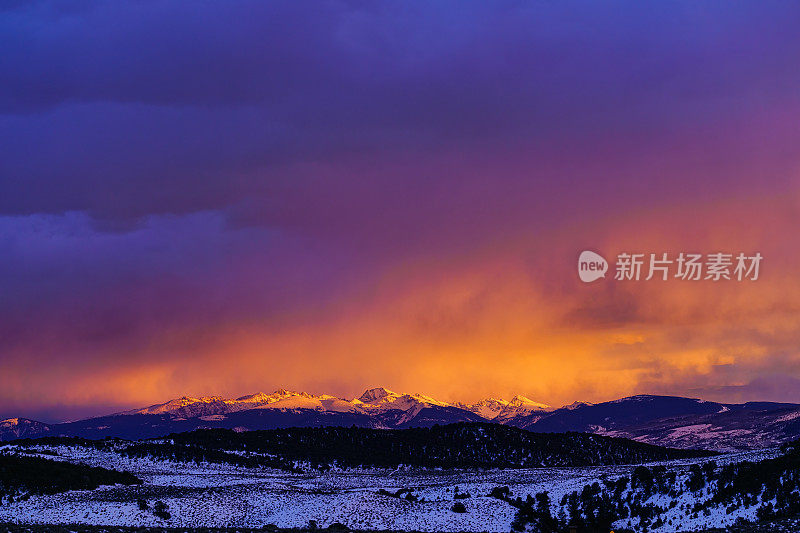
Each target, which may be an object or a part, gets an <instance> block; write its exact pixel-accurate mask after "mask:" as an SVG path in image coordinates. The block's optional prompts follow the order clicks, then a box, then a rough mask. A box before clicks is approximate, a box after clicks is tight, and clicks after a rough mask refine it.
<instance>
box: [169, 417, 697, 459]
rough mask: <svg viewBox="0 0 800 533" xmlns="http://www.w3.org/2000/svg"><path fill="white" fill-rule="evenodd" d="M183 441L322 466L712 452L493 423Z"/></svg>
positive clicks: (199, 436) (192, 436)
mask: <svg viewBox="0 0 800 533" xmlns="http://www.w3.org/2000/svg"><path fill="white" fill-rule="evenodd" d="M169 440H170V442H172V443H174V444H175V445H183V446H196V447H200V448H204V449H217V450H236V451H243V452H255V453H260V454H268V455H270V456H275V457H280V458H281V459H284V460H289V461H304V462H308V463H310V464H312V465H314V466H326V465H333V464H337V465H339V466H344V467H354V466H377V467H394V466H397V465H400V464H403V465H411V466H418V467H444V468H472V467H480V468H521V467H539V466H589V465H613V464H632V463H642V462H648V461H660V460H667V459H678V458H686V457H701V456H705V455H709V453H708V452H702V451H697V450H675V449H669V448H662V447H658V446H651V445H648V444H642V443H639V442H635V441H630V440H626V439H617V438H610V437H603V436H599V435H591V434H585V433H561V434H540V433H531V432H528V431H525V430H522V429H518V428H514V427H508V426H501V425H497V424H486V423H461V424H451V425H446V426H434V427H431V428H413V429H404V430H380V429H366V428H356V427H352V428H335V427H329V428H294V429H280V430H269V431H251V432H244V433H236V432H234V431H230V430H200V431H193V432H190V433H181V434H175V435H171V436H170V437H169Z"/></svg>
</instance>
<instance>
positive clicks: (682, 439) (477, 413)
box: [0, 387, 800, 451]
mask: <svg viewBox="0 0 800 533" xmlns="http://www.w3.org/2000/svg"><path fill="white" fill-rule="evenodd" d="M458 422H493V423H498V424H503V425H508V426H514V427H518V428H522V429H526V430H528V431H532V432H538V433H565V432H582V433H595V434H600V435H607V436H613V437H622V438H627V439H633V440H637V441H639V442H644V443H649V444H657V445H661V446H666V447H675V448H704V449H710V450H716V451H737V450H752V449H760V448H766V447H770V446H775V445H778V444H782V443H786V442H789V441H792V440H795V439H798V438H800V405H798V404H790V403H776V402H748V403H744V404H721V403H716V402H712V401H704V400H699V399H694V398H682V397H677V396H652V395H638V396H632V397H628V398H622V399H619V400H612V401H608V402H602V403H597V404H589V403H581V402H575V403H573V404H570V405H567V406H564V407H560V408H558V409H553V408H550V407H548V406H547V405H545V404H542V403H539V402H536V401H533V400H531V399H529V398H526V397H524V396H521V395H518V396H515V397H513V398H512V399H511V400H504V399H498V398H487V399H484V400H480V401H478V402H475V403H470V404H466V403H460V402H455V403H451V402H446V401H441V400H438V399H436V398H433V397H431V396H427V395H424V394H419V393H413V394H407V393H399V392H395V391H392V390H389V389H386V388H383V387H376V388H371V389H368V390H366V391H365V392H364V393H363V394H362V395H361V396H359V397H358V398H353V399H349V400H348V399H345V398H339V397H337V396H333V395H330V394H310V393H307V392H297V391H289V390H286V389H278V390H276V391H275V392H273V393H264V392H258V393H255V394H250V395H246V396H240V397H238V398H224V397H221V396H201V397H188V396H185V397H181V398H176V399H172V400H169V401H167V402H164V403H161V404H155V405H151V406H149V407H145V408H141V409H135V410H131V411H125V412H121V413H115V414H112V415H107V416H99V417H94V418H89V419H84V420H79V421H75V422H64V423H58V424H45V423H42V422H37V421H35V420H28V419H23V418H9V419H7V420H3V421H0V441H7V440H13V439H19V438H35V437H42V436H48V435H53V436H58V435H64V436H80V437H86V438H99V439H102V438H105V437H108V436H113V437H121V438H125V439H134V440H136V439H143V438H153V437H159V436H164V435H168V434H170V433H180V432H184V431H193V430H195V429H204V428H227V429H235V430H237V431H246V430H262V429H277V428H290V427H328V426H338V427H351V426H357V427H363V428H379V429H403V428H410V427H433V426H436V425H439V426H442V425H447V424H453V423H458Z"/></svg>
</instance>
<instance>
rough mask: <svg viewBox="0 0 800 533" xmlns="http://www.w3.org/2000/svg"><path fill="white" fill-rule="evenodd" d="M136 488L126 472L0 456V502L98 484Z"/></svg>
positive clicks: (86, 487) (136, 483)
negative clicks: (28, 495)
mask: <svg viewBox="0 0 800 533" xmlns="http://www.w3.org/2000/svg"><path fill="white" fill-rule="evenodd" d="M117 483H119V484H123V485H138V484H141V483H142V480H140V479H139V478H137V477H136V476H134V475H133V474H130V473H129V472H118V471H117V470H108V469H106V468H99V467H90V466H86V465H82V464H71V463H67V462H64V461H53V460H50V459H42V458H39V457H24V456H19V455H11V454H0V500H2V499H3V498H5V497H8V498H13V497H14V496H15V495H25V494H55V493H57V492H63V491H66V490H82V489H96V488H97V487H99V486H100V485H114V484H117Z"/></svg>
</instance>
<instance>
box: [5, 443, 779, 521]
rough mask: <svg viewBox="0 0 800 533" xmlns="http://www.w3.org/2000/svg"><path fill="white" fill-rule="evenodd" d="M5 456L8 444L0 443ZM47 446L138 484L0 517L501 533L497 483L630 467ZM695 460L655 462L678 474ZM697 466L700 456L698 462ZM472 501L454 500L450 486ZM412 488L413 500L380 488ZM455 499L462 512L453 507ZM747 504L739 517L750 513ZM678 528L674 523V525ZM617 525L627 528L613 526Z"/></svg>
mask: <svg viewBox="0 0 800 533" xmlns="http://www.w3.org/2000/svg"><path fill="white" fill-rule="evenodd" d="M0 449H2V451H5V452H9V451H12V450H14V449H15V447H14V446H10V445H6V446H4V447H0ZM19 451H21V452H23V451H24V453H35V452H36V451H39V452H41V451H49V452H55V453H57V454H58V455H56V456H53V455H49V454H48V455H42V457H46V458H50V459H60V460H68V461H70V462H82V463H85V464H89V465H92V466H102V467H105V468H116V469H118V470H128V471H130V472H132V473H134V474H135V475H137V476H138V477H140V478H141V479H143V480H144V481H145V483H144V485H142V486H132V487H123V486H114V487H101V488H99V489H97V490H94V491H71V492H67V493H63V494H58V495H53V496H31V497H29V498H28V499H27V500H24V501H17V502H14V503H11V504H8V503H6V504H4V505H2V506H0V522H4V521H7V522H22V523H45V524H54V523H83V524H100V525H120V526H123V525H126V526H164V525H171V526H179V527H199V526H210V527H225V526H233V527H262V526H264V525H267V524H274V525H276V526H279V527H301V526H306V525H308V523H309V521H310V520H314V521H316V522H317V524H318V525H319V526H320V527H326V526H328V525H330V524H332V523H335V522H340V523H342V524H345V525H346V526H348V527H350V528H357V529H394V530H417V531H453V532H455V531H509V530H510V526H511V521H512V520H513V518H514V515H515V512H516V509H514V508H513V507H512V506H511V505H509V504H508V503H506V502H504V501H501V500H498V499H495V498H492V497H489V496H488V494H489V492H490V491H491V490H492V489H493V488H495V487H498V486H508V487H509V488H510V489H511V492H512V495H513V496H514V497H516V496H521V497H523V498H525V497H526V496H527V495H528V494H530V495H534V494H536V493H537V492H541V491H545V490H546V491H549V492H550V495H551V499H552V502H553V504H554V505H555V504H557V503H558V502H559V501H560V500H561V497H562V496H563V495H564V494H567V493H569V492H571V491H573V490H580V489H581V488H582V487H583V486H584V485H586V484H588V483H591V482H593V481H595V480H599V479H602V478H604V477H605V478H612V479H613V478H615V477H619V476H622V475H628V474H629V473H630V471H631V470H632V469H633V468H634V467H633V466H618V467H594V468H537V469H524V470H502V471H501V470H489V471H443V470H439V471H431V470H428V471H420V470H408V469H398V470H346V471H329V472H325V473H319V472H308V473H305V474H290V473H286V472H283V471H279V470H252V469H244V468H236V467H231V466H226V465H218V464H202V465H193V464H176V463H171V462H166V461H155V460H150V459H133V458H127V457H123V456H121V455H119V454H117V453H114V452H101V451H97V450H93V449H89V448H81V447H67V446H53V447H39V448H36V449H27V450H19ZM775 454H776V452H775V451H774V450H765V451H759V452H745V453H738V454H729V455H724V456H720V457H715V458H714V460H715V461H716V462H717V464H723V463H726V462H739V461H742V460H751V461H753V460H759V459H763V458H767V457H771V456H774V455H775ZM693 462H698V461H693V460H680V461H671V462H666V463H658V464H663V465H666V466H667V467H668V468H669V469H670V470H676V471H678V472H679V475H685V473H686V471H687V469H688V467H689V465H691V464H692V463H693ZM700 462H702V461H700ZM456 487H458V490H459V492H460V493H469V494H470V495H471V497H469V498H467V499H462V500H455V499H454V495H455V490H456ZM379 489H384V490H387V491H390V492H394V491H396V490H398V489H413V491H412V493H413V495H414V496H416V498H417V499H418V500H419V501H413V502H412V501H407V500H406V499H404V498H397V497H392V496H386V495H380V494H378V490H379ZM138 499H144V500H147V501H148V502H149V504H150V506H151V508H152V504H153V503H154V502H155V501H158V500H160V501H163V502H165V503H166V504H167V505H168V506H169V512H170V514H171V518H170V519H169V520H168V521H165V520H162V519H160V518H157V517H156V516H155V515H154V514H153V512H152V511H151V510H144V511H142V510H140V509H139V506H138V504H137V500H138ZM455 501H461V502H462V503H464V505H465V506H466V508H467V512H466V513H456V512H453V511H452V510H451V508H452V506H453V504H454V503H455ZM670 512H671V513H673V514H674V516H672V515H671V516H670V518H672V519H673V521H672V524H673V525H672V526H665V527H664V528H662V529H660V531H677V530H679V529H680V530H688V529H695V528H701V527H703V526H723V525H727V524H728V523H732V521H733V520H735V519H736V518H737V517H738V514H733V515H731V514H725V513H724V512H722V513H720V514H719V515H718V514H715V513H712V514H711V515H709V516H705V515H703V516H701V517H699V518H698V519H694V520H690V521H687V520H688V519H687V520H685V519H682V518H681V516H679V513H680V507H677V508H675V509H673V510H672V511H670ZM748 512H749V511H748V510H746V509H745V510H742V511H740V512H739V514H743V515H744V516H748V515H747V513H748ZM676 524H681V527H680V528H678V527H676ZM619 525H625V524H619Z"/></svg>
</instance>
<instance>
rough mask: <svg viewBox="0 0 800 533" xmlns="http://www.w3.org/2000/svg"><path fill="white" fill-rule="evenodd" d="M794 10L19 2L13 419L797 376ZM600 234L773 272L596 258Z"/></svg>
mask: <svg viewBox="0 0 800 533" xmlns="http://www.w3.org/2000/svg"><path fill="white" fill-rule="evenodd" d="M756 7H757V8H756ZM798 24H800V9H798V8H797V7H796V6H793V5H790V4H786V3H770V2H768V3H759V4H758V6H756V5H755V4H753V5H752V6H751V7H748V6H747V5H730V4H726V5H724V6H723V5H719V6H711V5H707V4H705V5H698V4H696V3H690V2H687V3H672V4H663V5H662V4H659V5H653V4H642V3H640V2H621V3H618V4H615V5H613V6H611V5H608V4H598V3H596V2H558V3H528V2H492V3H488V4H487V3H483V2H452V3H450V2H437V3H435V4H432V3H430V2H410V3H409V2H406V3H402V4H377V5H376V4H368V3H362V2H356V1H353V2H346V1H339V2H318V3H315V4H314V6H313V8H312V7H310V6H308V5H305V4H302V3H297V2H255V1H253V2H248V1H243V2H202V3H196V4H193V5H192V6H191V8H187V6H186V4H185V3H179V2H167V1H163V2H147V3H142V2H134V1H130V2H126V1H118V2H111V3H108V2H93V1H89V0H86V1H78V0H76V1H73V2H47V1H34V2H13V3H6V5H5V6H4V7H3V8H0V50H3V53H2V54H0V138H2V139H3V142H2V143H0V254H2V255H1V257H2V260H0V417H1V416H5V415H23V416H32V417H36V416H37V415H41V416H45V417H49V418H53V417H55V418H58V417H61V416H81V415H84V414H89V413H93V412H102V411H103V410H104V409H106V408H110V407H112V406H117V407H127V406H131V405H139V404H144V403H148V402H153V401H157V400H161V399H164V398H165V397H168V396H175V395H182V394H212V393H224V394H231V395H238V394H244V393H248V392H254V391H255V390H256V389H267V390H269V389H274V388H276V387H279V386H285V387H291V388H306V389H311V390H313V391H316V392H321V391H323V390H324V391H326V392H333V393H337V394H341V395H348V396H352V395H355V394H357V393H359V392H360V389H362V388H364V387H365V386H367V385H375V384H380V385H387V386H393V387H396V388H398V389H414V390H420V391H425V392H427V393H430V394H434V395H436V394H438V395H442V396H444V397H450V398H458V399H470V398H467V396H469V397H473V396H477V395H482V394H497V395H502V394H513V393H525V394H527V395H530V396H536V397H537V398H538V399H541V400H542V401H545V402H548V403H553V404H558V403H565V402H569V401H572V400H575V399H581V400H602V399H608V398H611V397H615V396H619V395H623V394H629V393H638V392H660V393H675V394H690V395H702V396H706V397H711V398H713V399H721V400H725V399H782V400H795V401H800V387H798V386H797V381H796V380H797V379H800V369H798V368H797V362H800V353H798V349H797V346H798V342H797V341H798V340H800V339H798V338H797V335H796V334H795V332H796V331H798V326H800V314H798V312H799V311H800V309H798V307H799V305H798V304H797V302H800V282H798V281H797V280H796V278H795V272H797V271H798V262H800V253H799V252H797V251H796V250H795V249H794V248H795V246H794V243H795V242H796V241H797V238H796V235H795V233H796V222H797V220H798V219H800V155H799V154H798V151H797V146H800V129H798V127H797V124H798V123H800V98H798V94H797V87H799V86H800V70H798V69H797V65H798V64H800V41H798V39H797V37H796V28H797V27H798ZM587 248H588V249H595V250H598V251H600V252H602V253H604V254H605V255H606V256H607V257H608V258H610V259H613V257H614V255H615V254H616V253H618V252H621V251H643V252H662V251H667V252H671V253H677V252H679V251H699V252H703V253H710V252H714V251H719V250H730V251H734V252H738V251H745V252H754V251H760V252H761V253H762V254H763V255H764V256H765V261H764V272H763V275H762V279H760V280H759V281H758V282H753V283H751V284H744V283H741V284H740V283H730V284H726V285H721V284H712V283H697V284H691V283H689V284H685V283H684V284H680V283H679V282H668V283H665V284H658V283H655V282H651V283H644V282H641V283H638V284H625V283H622V282H620V283H617V282H614V281H612V280H610V279H608V280H605V281H600V282H597V283H596V284H593V285H583V284H581V283H580V282H579V281H578V279H577V277H576V275H575V272H574V268H575V260H576V258H577V254H578V253H579V252H580V251H581V250H583V249H587ZM774 375H783V376H786V379H785V380H784V381H783V383H785V386H781V387H771V386H768V385H767V384H768V383H769V380H770V379H771V376H774Z"/></svg>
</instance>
